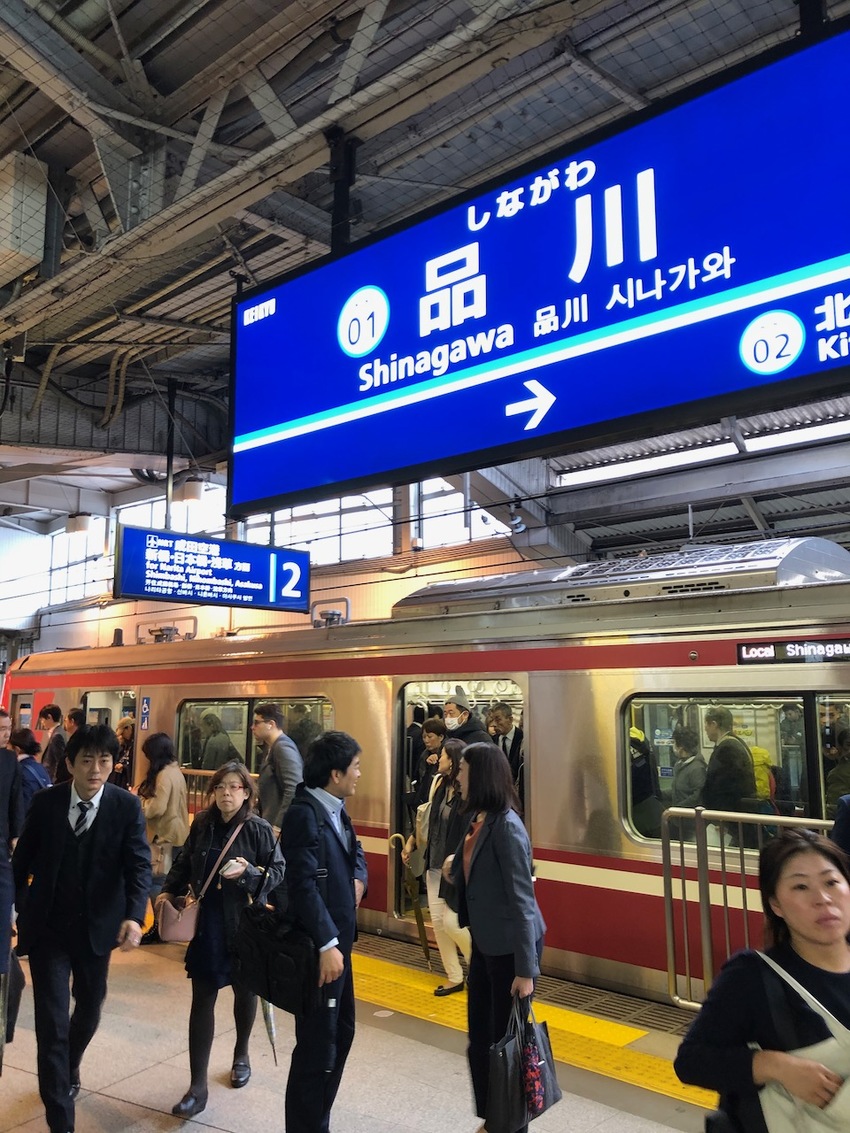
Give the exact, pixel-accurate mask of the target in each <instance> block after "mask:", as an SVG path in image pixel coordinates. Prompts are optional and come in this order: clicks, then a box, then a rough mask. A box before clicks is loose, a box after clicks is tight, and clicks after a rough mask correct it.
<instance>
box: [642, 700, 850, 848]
mask: <svg viewBox="0 0 850 1133" xmlns="http://www.w3.org/2000/svg"><path fill="white" fill-rule="evenodd" d="M805 719H806V706H805V703H804V699H803V697H789V698H787V699H783V700H779V699H776V698H763V697H753V698H751V699H743V698H741V697H735V698H729V699H726V700H724V699H723V698H719V697H705V698H693V697H687V698H682V699H681V700H679V699H676V698H670V697H669V696H665V697H659V698H657V699H656V698H651V697H640V698H636V699H634V700H632V701H631V702H630V703H629V704H628V705H627V708H626V712H625V718H624V725H625V732H626V736H625V745H624V746H625V750H626V751H627V752H628V764H627V773H626V775H625V783H626V792H625V794H626V799H627V807H626V811H627V814H626V817H627V820H628V823H629V825H630V826H631V827H632V829H633V830H634V831H635V832H636V833H637V834H640V835H642V836H643V837H645V838H658V837H660V834H661V815H662V813H663V811H664V809H665V808H666V807H668V806H682V807H695V806H704V807H706V808H707V809H709V810H725V811H736V812H745V813H746V812H749V813H775V814H790V815H797V816H800V817H806V816H809V815H810V814H812V811H811V809H810V806H809V776H808V775H807V771H806V752H807V749H808V747H810V746H811V745H807V737H806V725H805ZM827 728H828V725H827V724H823V725H822V729H827ZM837 730H838V729H837V727H836V728H835V729H834V731H835V732H836V733H837ZM824 737H825V738H824ZM824 737H822V741H821V742H822V745H825V744H826V743H827V741H828V740H829V739H830V738H831V737H832V732H830V731H828V730H827V731H825V732H824ZM836 738H837V735H836ZM847 739H848V741H850V734H848V737H847ZM827 750H828V748H827V747H825V746H824V747H823V751H824V759H826V752H827ZM848 757H850V742H848ZM848 784H850V764H848ZM847 790H848V791H850V785H848V787H847ZM684 833H685V836H686V837H687V836H688V831H687V830H686V831H685V832H684Z"/></svg>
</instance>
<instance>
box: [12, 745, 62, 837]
mask: <svg viewBox="0 0 850 1133" xmlns="http://www.w3.org/2000/svg"><path fill="white" fill-rule="evenodd" d="M9 743H10V744H11V745H12V749H13V751H14V752H15V754H16V755H17V757H18V765H19V767H20V769H21V791H22V793H23V798H24V815H26V814H28V813H29V809H30V803H31V802H32V800H33V796H34V795H35V794H36V793H37V792H38V791H43V790H44V789H45V787H52V786H53V780H52V779H51V778H50V776H49V775H48V773H47V771H46V770H45V768H44V767H42V765H41V764H40V763H39V761H38V760H37V759H36V756H37V755H38V754H39V752H40V751H41V745H40V744H39V742H38V740H37V739H36V738H35V732H33V731H30V729H29V728H18V729H17V730H16V731H14V732H12V735H11V737H10V739H9Z"/></svg>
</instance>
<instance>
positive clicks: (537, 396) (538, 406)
mask: <svg viewBox="0 0 850 1133" xmlns="http://www.w3.org/2000/svg"><path fill="white" fill-rule="evenodd" d="M522 384H523V385H524V386H525V388H526V389H527V390H529V392H530V393H533V394H534V397H530V398H529V399H528V401H515V402H514V403H513V405H506V406H505V416H506V417H515V416H516V414H517V413H531V417H529V419H528V421H527V423H526V424H525V426H524V429H536V428H537V426H538V425H539V424H540V422H541V421H542V420H543V418H544V417H545V416H546V414H547V413H548V412H549V410H550V409H551V408H552V406H553V405H554V404H555V402H556V400H557V398H556V397H555V395H554V393H550V391H549V390H548V389H547V388H546V386H544V385H541V384H540V382H538V381H535V380H534V378H532V379H531V380H530V381H527V382H523V383H522Z"/></svg>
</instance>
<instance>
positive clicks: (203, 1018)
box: [157, 759, 284, 1118]
mask: <svg viewBox="0 0 850 1133" xmlns="http://www.w3.org/2000/svg"><path fill="white" fill-rule="evenodd" d="M207 797H208V798H209V800H210V803H209V806H208V807H207V808H206V810H203V811H202V812H201V813H200V814H198V815H197V816H196V817H195V821H194V822H193V823H192V826H191V829H190V831H189V838H188V840H187V842H186V846H185V848H184V850H183V852H182V853H181V854H180V855H179V857H178V858H177V860H176V861H175V862H174V865H173V866H172V867H171V870H170V871H169V874H168V876H167V877H166V879H165V884H164V885H163V889H162V893H161V894H160V896H159V897H158V899H157V908H159V906H160V904H161V902H163V901H171V902H172V904H175V903H176V902H177V899H178V898H180V897H185V896H186V894H187V893H188V892H189V890H190V889H191V891H192V893H193V894H199V893H200V892H201V890H202V889H203V887H204V883H205V881H206V880H207V878H208V877H209V876H210V874H211V873H212V871H213V870H216V872H217V873H218V876H217V877H215V878H213V880H212V881H211V883H210V884H209V885H208V886H207V889H206V892H205V894H204V897H203V900H202V901H201V907H200V910H199V916H198V927H197V931H196V933H195V937H194V939H193V940H192V941H191V943H190V944H189V947H188V948H187V950H186V971H187V973H188V976H189V979H190V980H191V981H192V1007H191V1010H190V1013H189V1068H190V1072H191V1082H190V1084H189V1089H188V1090H187V1092H186V1093H185V1095H184V1096H183V1098H182V1099H181V1100H180V1101H179V1102H178V1103H177V1105H175V1106H174V1107H173V1109H172V1111H171V1112H172V1113H173V1114H175V1115H176V1116H177V1117H183V1118H189V1117H194V1116H195V1114H197V1113H200V1112H201V1111H202V1110H203V1109H204V1108H205V1107H206V1104H207V1093H208V1088H207V1072H208V1069H209V1061H210V1051H211V1049H212V1043H213V1038H214V1036H215V1003H216V999H217V998H218V992H219V989H220V988H223V987H227V986H228V984H230V985H232V987H233V1017H234V1020H235V1023H236V1044H235V1047H234V1050H233V1064H232V1067H231V1071H230V1084H231V1086H233V1088H234V1089H239V1088H240V1087H241V1086H244V1085H246V1083H247V1082H248V1079H249V1078H250V1077H251V1063H250V1060H249V1058H248V1042H249V1040H250V1037H251V1029H252V1027H253V1025H254V1018H255V1016H256V1013H257V997H256V996H255V995H254V994H253V993H252V992H250V991H249V990H248V989H247V988H246V987H244V986H242V985H241V984H240V983H239V981H238V980H237V979H235V978H234V973H233V942H234V937H235V935H236V927H237V925H238V923H239V915H240V913H241V912H242V909H243V908H244V907H245V906H246V905H247V904H248V899H249V895H252V894H253V892H254V890H255V888H256V885H257V880H258V878H259V876H260V873H261V871H262V869H263V868H264V867H265V865H266V863H267V862H268V861H271V865H270V867H269V871H268V876H267V878H266V880H265V883H264V885H263V890H262V892H261V894H260V899H261V900H268V899H269V895H270V894H271V893H272V891H273V890H274V889H275V888H276V887H277V886H278V885H280V883H281V882H282V881H283V873H284V861H283V855H282V854H281V852H280V846H279V845H277V844H276V840H275V836H274V832H273V831H272V828H271V826H269V824H268V822H266V821H265V819H263V818H259V817H258V816H257V815H256V814H254V803H255V800H256V789H255V787H254V780H253V779H252V778H251V774H250V772H249V771H248V768H247V767H246V766H245V764H244V763H240V762H239V761H238V760H235V759H231V760H229V761H228V762H227V763H224V764H222V766H221V767H219V768H218V770H217V771H216V773H215V774H214V775H213V777H212V779H211V780H210V789H209V794H208V796H207ZM234 834H235V838H233V841H232V843H231V844H230V846H228V848H227V853H226V854H225V856H224V859H223V861H222V862H221V863H220V864H219V865H218V867H217V868H216V863H217V862H218V860H219V857H220V856H221V853H222V850H223V849H224V848H225V846H227V843H228V841H229V840H230V838H231V837H232V836H233V835H234Z"/></svg>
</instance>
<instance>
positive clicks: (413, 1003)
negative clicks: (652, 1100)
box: [351, 952, 717, 1109]
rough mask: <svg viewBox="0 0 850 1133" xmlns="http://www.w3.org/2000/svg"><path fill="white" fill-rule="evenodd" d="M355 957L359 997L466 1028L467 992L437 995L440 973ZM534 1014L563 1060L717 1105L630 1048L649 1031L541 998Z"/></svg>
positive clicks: (661, 1062) (660, 1062)
mask: <svg viewBox="0 0 850 1133" xmlns="http://www.w3.org/2000/svg"><path fill="white" fill-rule="evenodd" d="M351 961H352V965H353V967H354V973H355V976H356V980H355V987H356V991H357V998H358V999H362V1000H366V1001H367V1002H368V1003H374V1004H375V1006H376V1007H384V1008H388V1009H389V1010H392V1011H398V1012H399V1013H400V1014H402V1015H410V1016H412V1017H413V1018H414V1019H424V1020H425V1021H426V1022H428V1023H437V1024H438V1025H440V1026H442V1027H451V1028H452V1029H453V1030H455V1031H465V1030H466V995H465V994H459V995H449V996H445V997H444V998H435V996H434V988H435V987H437V985H438V984H440V983H441V982H442V980H441V979H440V977H439V976H435V975H430V974H429V973H427V972H418V971H415V970H413V969H411V968H405V967H404V966H403V965H401V964H393V963H390V962H389V961H387V960H377V959H375V958H374V957H373V956H362V955H359V954H358V953H356V952H355V953H354V954H353V955H352V957H351ZM534 1012H535V1015H536V1016H537V1018H538V1019H539V1020H543V1019H545V1020H546V1023H547V1024H548V1027H549V1038H550V1039H551V1042H552V1053H553V1054H554V1056H555V1058H556V1059H557V1060H558V1062H563V1063H566V1065H568V1066H575V1067H578V1068H579V1069H582V1070H590V1071H592V1072H593V1073H594V1074H602V1075H605V1076H606V1077H608V1078H615V1079H616V1080H617V1081H618V1082H627V1083H629V1084H630V1085H633V1086H639V1087H641V1088H642V1089H645V1090H652V1091H653V1092H654V1093H657V1094H664V1095H665V1096H666V1097H668V1098H674V1099H676V1100H677V1101H683V1102H689V1103H690V1104H692V1105H698V1106H703V1107H704V1108H705V1109H714V1108H715V1106H716V1105H717V1096H716V1095H715V1094H713V1093H710V1092H709V1091H708V1090H699V1089H696V1088H695V1087H693V1086H684V1085H682V1083H681V1082H680V1081H679V1079H678V1078H677V1077H676V1075H675V1074H674V1073H673V1067H672V1065H671V1064H670V1062H669V1060H667V1059H665V1058H659V1057H658V1056H657V1055H653V1054H645V1053H644V1052H643V1051H639V1050H632V1049H631V1048H630V1044H631V1043H633V1042H636V1041H637V1040H638V1039H641V1038H643V1037H644V1036H645V1035H646V1034H647V1032H646V1031H643V1030H640V1029H639V1028H637V1027H629V1026H626V1025H624V1024H623V1023H612V1022H608V1021H607V1020H605V1019H597V1018H595V1017H594V1016H592V1015H583V1014H581V1013H580V1012H578V1011H568V1010H567V1009H566V1008H564V1007H556V1006H555V1005H554V1004H551V1003H542V1002H540V1001H539V1000H538V1001H536V1002H535V1006H534Z"/></svg>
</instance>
